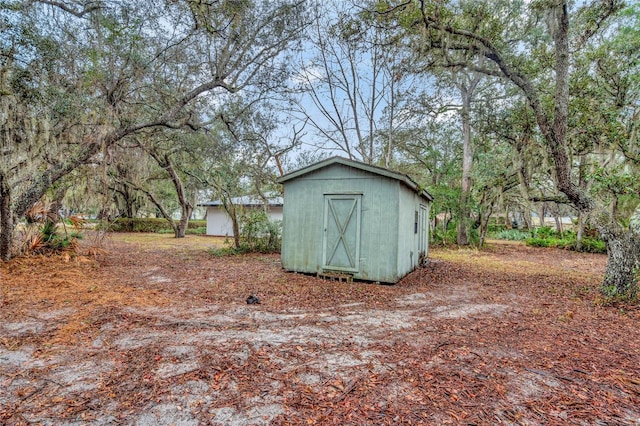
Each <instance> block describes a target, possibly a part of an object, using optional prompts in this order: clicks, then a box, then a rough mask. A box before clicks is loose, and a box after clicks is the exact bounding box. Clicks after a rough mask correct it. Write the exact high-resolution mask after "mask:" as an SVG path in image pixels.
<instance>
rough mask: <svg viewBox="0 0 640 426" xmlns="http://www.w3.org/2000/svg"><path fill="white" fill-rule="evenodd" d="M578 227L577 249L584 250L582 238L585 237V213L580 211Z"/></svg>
mask: <svg viewBox="0 0 640 426" xmlns="http://www.w3.org/2000/svg"><path fill="white" fill-rule="evenodd" d="M576 227H577V228H578V229H577V230H576V251H582V239H583V238H584V213H578V224H577V225H576Z"/></svg>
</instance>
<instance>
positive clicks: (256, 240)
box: [240, 209, 282, 253]
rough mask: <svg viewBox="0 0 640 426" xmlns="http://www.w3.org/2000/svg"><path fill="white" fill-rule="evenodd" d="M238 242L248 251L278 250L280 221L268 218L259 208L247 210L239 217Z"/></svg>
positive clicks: (274, 251) (280, 237)
mask: <svg viewBox="0 0 640 426" xmlns="http://www.w3.org/2000/svg"><path fill="white" fill-rule="evenodd" d="M240 244H241V245H244V246H246V249H247V251H249V252H254V253H255V252H257V253H278V252H280V247H281V245H282V222H280V221H272V220H270V219H269V216H268V215H267V213H265V211H264V210H261V209H259V210H250V211H248V212H247V213H245V214H244V215H243V216H242V217H241V218H240Z"/></svg>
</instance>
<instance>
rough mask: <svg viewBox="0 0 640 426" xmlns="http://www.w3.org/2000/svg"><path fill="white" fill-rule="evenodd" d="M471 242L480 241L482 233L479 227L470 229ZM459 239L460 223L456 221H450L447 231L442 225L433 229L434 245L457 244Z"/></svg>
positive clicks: (432, 238)
mask: <svg viewBox="0 0 640 426" xmlns="http://www.w3.org/2000/svg"><path fill="white" fill-rule="evenodd" d="M468 237H469V244H472V245H477V244H478V242H479V241H480V234H479V232H478V229H477V228H473V227H472V228H470V229H469V234H468ZM457 240H458V224H457V222H455V221H451V222H449V226H448V227H447V229H446V231H445V230H443V229H442V227H438V226H436V227H435V228H432V229H431V243H432V244H434V245H441V246H447V245H455V244H456V243H457Z"/></svg>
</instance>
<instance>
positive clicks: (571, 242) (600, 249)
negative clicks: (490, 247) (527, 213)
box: [525, 236, 607, 254]
mask: <svg viewBox="0 0 640 426" xmlns="http://www.w3.org/2000/svg"><path fill="white" fill-rule="evenodd" d="M525 244H527V245H528V246H532V247H554V248H561V249H566V250H574V251H577V246H578V245H577V240H576V238H575V236H570V237H569V238H554V237H549V238H528V239H526V240H525ZM580 251H581V252H586V253H601V254H606V253H607V247H606V245H605V243H604V241H602V240H600V239H597V238H583V240H582V247H581V248H580Z"/></svg>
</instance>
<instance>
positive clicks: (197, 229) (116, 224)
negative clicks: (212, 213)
mask: <svg viewBox="0 0 640 426" xmlns="http://www.w3.org/2000/svg"><path fill="white" fill-rule="evenodd" d="M206 227H207V221H206V220H191V221H189V224H188V225H187V234H200V233H202V234H204V233H206V229H207V228H206ZM201 228H204V231H202V230H201ZM98 229H101V230H107V231H110V232H157V233H160V234H171V233H172V232H173V230H172V229H171V225H170V224H169V221H168V220H167V219H164V218H155V217H144V218H128V217H121V218H118V219H116V220H114V221H112V222H104V221H103V222H101V223H100V224H99V225H98ZM189 230H194V231H192V232H190V231H189Z"/></svg>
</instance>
